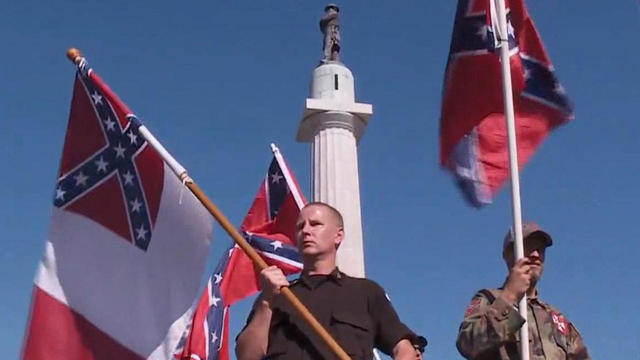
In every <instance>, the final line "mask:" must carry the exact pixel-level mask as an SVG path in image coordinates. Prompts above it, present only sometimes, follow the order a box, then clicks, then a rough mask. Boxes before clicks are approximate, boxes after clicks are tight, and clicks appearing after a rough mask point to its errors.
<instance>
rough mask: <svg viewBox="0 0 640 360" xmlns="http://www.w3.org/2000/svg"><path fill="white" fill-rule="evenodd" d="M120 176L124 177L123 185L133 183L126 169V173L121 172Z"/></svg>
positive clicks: (131, 176)
mask: <svg viewBox="0 0 640 360" xmlns="http://www.w3.org/2000/svg"><path fill="white" fill-rule="evenodd" d="M122 177H123V178H124V184H125V185H132V184H133V175H132V174H131V173H130V172H129V171H127V172H126V173H124V174H122Z"/></svg>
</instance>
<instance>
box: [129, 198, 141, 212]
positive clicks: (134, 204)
mask: <svg viewBox="0 0 640 360" xmlns="http://www.w3.org/2000/svg"><path fill="white" fill-rule="evenodd" d="M129 203H130V204H131V211H133V212H139V211H140V207H141V206H142V203H141V202H140V201H138V198H136V199H135V200H133V201H129Z"/></svg>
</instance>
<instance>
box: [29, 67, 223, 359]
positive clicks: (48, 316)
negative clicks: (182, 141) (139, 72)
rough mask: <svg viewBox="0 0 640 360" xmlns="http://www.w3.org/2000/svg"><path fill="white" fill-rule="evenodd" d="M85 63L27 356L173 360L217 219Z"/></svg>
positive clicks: (41, 269) (76, 88) (79, 75)
mask: <svg viewBox="0 0 640 360" xmlns="http://www.w3.org/2000/svg"><path fill="white" fill-rule="evenodd" d="M139 129H141V124H140V122H139V121H138V119H137V118H136V116H135V115H134V114H133V113H132V112H131V111H130V110H129V108H128V107H127V106H126V105H125V104H124V103H123V102H122V101H121V100H120V99H119V98H118V97H117V96H116V94H115V93H114V92H112V91H111V90H110V89H109V87H108V86H107V85H106V84H105V83H104V82H103V81H102V80H101V79H100V78H99V77H98V76H97V75H96V74H95V72H94V71H93V70H92V69H89V68H88V65H87V64H86V61H84V60H82V62H81V63H80V65H79V71H78V73H77V74H76V78H75V84H74V89H73V98H72V101H71V111H70V115H69V123H68V127H67V132H66V136H65V141H64V148H63V151H62V159H61V161H60V169H59V173H58V177H57V180H56V188H55V193H54V197H53V210H52V214H51V226H50V230H49V236H48V239H47V241H46V242H45V251H44V256H43V259H42V261H41V263H40V265H39V268H38V271H37V275H36V278H35V286H34V290H33V297H32V304H31V310H30V318H29V322H28V324H27V327H26V334H25V340H24V345H23V353H22V358H23V359H29V360H38V359H88V360H92V359H169V358H171V357H172V355H173V349H174V348H175V346H176V345H177V344H178V341H179V340H180V338H181V335H182V334H183V332H184V329H185V328H186V327H187V325H188V323H189V320H190V315H191V314H192V310H193V309H192V305H193V300H194V299H195V298H196V296H197V293H198V288H199V284H200V279H201V277H202V273H203V271H204V266H205V262H206V256H207V254H208V251H209V246H210V242H211V235H212V227H213V224H212V220H211V217H210V215H209V214H208V212H207V211H206V209H205V208H204V207H203V206H202V205H201V204H200V203H199V202H198V200H197V199H196V198H195V197H194V196H193V195H191V194H190V193H188V194H185V195H184V196H183V197H182V199H181V191H182V189H183V186H182V184H181V182H180V180H179V179H178V178H177V177H176V175H175V174H174V173H173V171H172V170H171V169H170V167H169V166H168V165H167V164H166V163H165V162H163V160H162V159H161V157H160V155H159V154H158V153H157V152H156V151H155V150H154V149H153V148H152V146H151V145H150V144H149V143H148V142H147V141H146V140H145V139H144V138H143V136H142V135H141V133H140V131H139Z"/></svg>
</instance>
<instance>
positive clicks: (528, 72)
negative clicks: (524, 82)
mask: <svg viewBox="0 0 640 360" xmlns="http://www.w3.org/2000/svg"><path fill="white" fill-rule="evenodd" d="M524 78H525V79H529V78H531V70H528V69H524Z"/></svg>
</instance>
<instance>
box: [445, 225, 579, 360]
mask: <svg viewBox="0 0 640 360" xmlns="http://www.w3.org/2000/svg"><path fill="white" fill-rule="evenodd" d="M522 234H523V237H524V255H525V256H524V257H523V258H522V259H520V260H518V261H514V260H513V259H514V257H513V251H514V249H513V244H514V236H513V231H509V232H508V233H507V236H506V237H505V240H504V244H503V251H502V257H503V259H504V260H505V262H506V264H507V267H508V269H509V275H508V276H507V279H506V281H505V283H504V286H503V287H502V288H500V289H491V290H486V289H483V290H480V291H478V292H477V293H476V294H475V296H474V297H473V299H472V300H471V303H470V304H469V306H468V307H467V310H466V312H465V316H464V320H463V321H462V324H461V325H460V330H459V333H458V340H457V343H456V345H457V347H458V351H460V354H462V356H464V357H465V358H467V359H473V360H475V359H501V360H509V359H520V358H521V357H520V355H519V352H518V349H519V344H518V343H519V342H520V336H519V332H518V331H519V329H520V328H521V327H522V326H523V325H524V324H525V321H524V319H523V318H522V317H521V316H520V314H518V310H517V309H516V308H515V306H516V305H517V304H518V302H519V301H520V299H521V298H522V297H523V296H525V294H526V296H527V307H528V313H527V314H528V316H527V324H528V327H529V339H530V340H529V344H530V346H529V351H530V354H529V355H530V357H529V358H530V359H547V360H588V359H590V357H589V354H588V352H587V348H586V347H585V345H584V343H583V341H582V337H581V336H580V333H578V330H576V328H575V327H574V326H573V324H572V323H571V322H569V320H567V318H566V317H565V316H564V315H563V314H562V313H561V312H560V311H558V310H557V309H555V308H554V307H553V306H551V305H549V304H547V303H546V302H544V301H542V300H541V299H540V297H539V295H538V289H537V287H536V285H537V283H538V281H539V280H540V278H541V276H542V271H543V269H544V260H545V251H546V248H547V247H549V246H551V245H552V244H553V240H552V239H551V236H550V235H549V234H548V233H547V232H545V231H544V230H542V229H541V228H540V227H539V226H538V225H537V224H535V223H533V222H529V223H525V224H523V226H522Z"/></svg>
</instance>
